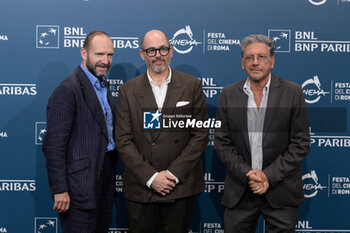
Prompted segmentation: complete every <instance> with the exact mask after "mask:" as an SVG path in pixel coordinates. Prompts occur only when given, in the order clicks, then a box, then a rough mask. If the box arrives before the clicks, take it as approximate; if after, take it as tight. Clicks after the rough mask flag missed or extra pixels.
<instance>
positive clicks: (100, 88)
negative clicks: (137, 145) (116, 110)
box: [80, 64, 115, 151]
mask: <svg viewBox="0 0 350 233" xmlns="http://www.w3.org/2000/svg"><path fill="white" fill-rule="evenodd" d="M80 67H81V68H82V69H83V71H84V72H85V74H86V76H87V77H88V78H89V80H90V82H91V84H92V86H93V87H94V90H95V93H96V96H97V98H98V100H99V101H100V104H101V108H102V110H103V113H104V116H105V120H106V126H107V131H108V146H107V148H106V151H111V150H114V149H115V142H114V137H113V116H112V109H111V107H110V106H109V103H108V99H107V88H106V79H105V78H104V77H103V78H102V80H101V81H100V80H99V79H98V78H96V77H95V76H94V75H93V74H91V73H90V72H89V71H88V70H87V69H85V67H84V66H83V65H82V64H80Z"/></svg>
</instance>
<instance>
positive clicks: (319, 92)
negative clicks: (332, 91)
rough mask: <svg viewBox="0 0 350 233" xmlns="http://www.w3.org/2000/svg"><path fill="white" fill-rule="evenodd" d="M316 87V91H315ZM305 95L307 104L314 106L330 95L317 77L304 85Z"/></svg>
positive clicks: (302, 86)
mask: <svg viewBox="0 0 350 233" xmlns="http://www.w3.org/2000/svg"><path fill="white" fill-rule="evenodd" d="M315 87H316V89H315ZM301 88H302V89H303V93H304V96H305V102H306V103H308V104H314V103H317V102H318V101H320V99H321V96H325V95H326V94H329V92H325V91H324V90H323V89H322V88H321V82H320V80H319V78H318V76H317V75H315V76H314V77H313V78H310V79H308V80H306V81H305V82H304V83H303V84H302V85H301Z"/></svg>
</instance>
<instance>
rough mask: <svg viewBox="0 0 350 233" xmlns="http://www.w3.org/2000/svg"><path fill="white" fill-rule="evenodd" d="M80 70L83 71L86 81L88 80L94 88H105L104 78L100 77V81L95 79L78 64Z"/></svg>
mask: <svg viewBox="0 0 350 233" xmlns="http://www.w3.org/2000/svg"><path fill="white" fill-rule="evenodd" d="M80 67H81V69H82V70H83V71H84V73H85V74H86V76H87V77H88V79H89V80H90V82H91V84H92V86H94V87H96V88H97V89H98V90H100V89H101V88H104V87H106V78H105V77H102V78H101V80H99V79H98V78H96V77H95V75H93V74H91V73H90V71H88V70H87V69H86V68H85V67H84V66H83V64H82V63H81V64H80Z"/></svg>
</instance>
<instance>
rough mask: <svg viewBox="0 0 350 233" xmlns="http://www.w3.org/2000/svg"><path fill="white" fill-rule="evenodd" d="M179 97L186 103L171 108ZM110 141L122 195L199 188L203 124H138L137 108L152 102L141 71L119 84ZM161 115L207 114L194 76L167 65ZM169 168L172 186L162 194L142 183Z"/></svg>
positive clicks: (176, 193) (142, 197)
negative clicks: (168, 79) (115, 151)
mask: <svg viewBox="0 0 350 233" xmlns="http://www.w3.org/2000/svg"><path fill="white" fill-rule="evenodd" d="M179 101H189V104H187V105H185V106H182V107H176V103H177V102H179ZM117 109H118V112H117V121H116V128H117V130H116V136H115V138H116V145H117V149H118V154H119V155H120V157H121V159H122V160H123V162H124V164H125V170H124V176H123V184H124V188H123V191H124V195H125V197H126V199H128V200H133V201H137V202H156V201H169V200H175V199H178V198H182V197H186V196H191V195H194V194H196V193H199V192H201V191H202V190H204V174H203V167H202V162H201V158H200V157H201V155H202V153H203V151H204V149H205V148H206V146H207V143H208V130H207V129H177V130H174V129H168V130H167V129H164V128H162V129H158V130H147V129H143V112H144V111H154V112H156V111H157V109H158V107H157V104H156V100H155V98H154V95H153V92H152V87H151V85H150V83H149V80H148V78H147V74H146V73H145V74H142V75H140V76H138V77H136V78H134V79H132V80H130V81H128V82H126V83H125V84H123V85H122V86H121V87H120V90H119V96H118V104H117ZM162 114H163V115H165V114H166V115H175V114H184V115H185V114H189V115H192V117H193V118H196V119H199V120H206V119H207V110H206V106H205V100H204V96H203V90H202V86H201V83H200V81H199V80H198V79H197V78H195V77H193V76H190V75H188V74H185V73H182V72H179V71H175V70H172V78H171V82H170V83H169V85H168V90H167V94H166V98H165V101H164V106H163V109H162ZM162 170H169V171H170V172H171V173H172V174H174V175H175V176H176V177H177V178H178V179H179V181H180V182H179V183H178V184H177V185H176V187H175V189H174V190H173V191H172V192H171V193H170V194H169V195H166V196H165V197H163V196H161V195H159V194H157V193H156V192H153V191H152V190H151V189H150V188H148V187H147V186H146V183H147V181H148V180H149V179H150V178H151V177H152V175H153V174H154V173H155V172H157V171H162Z"/></svg>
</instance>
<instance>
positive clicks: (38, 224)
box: [34, 217, 57, 233]
mask: <svg viewBox="0 0 350 233" xmlns="http://www.w3.org/2000/svg"><path fill="white" fill-rule="evenodd" d="M34 224H35V226H34V228H35V229H34V233H57V218H52V217H36V218H35V223H34Z"/></svg>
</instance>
